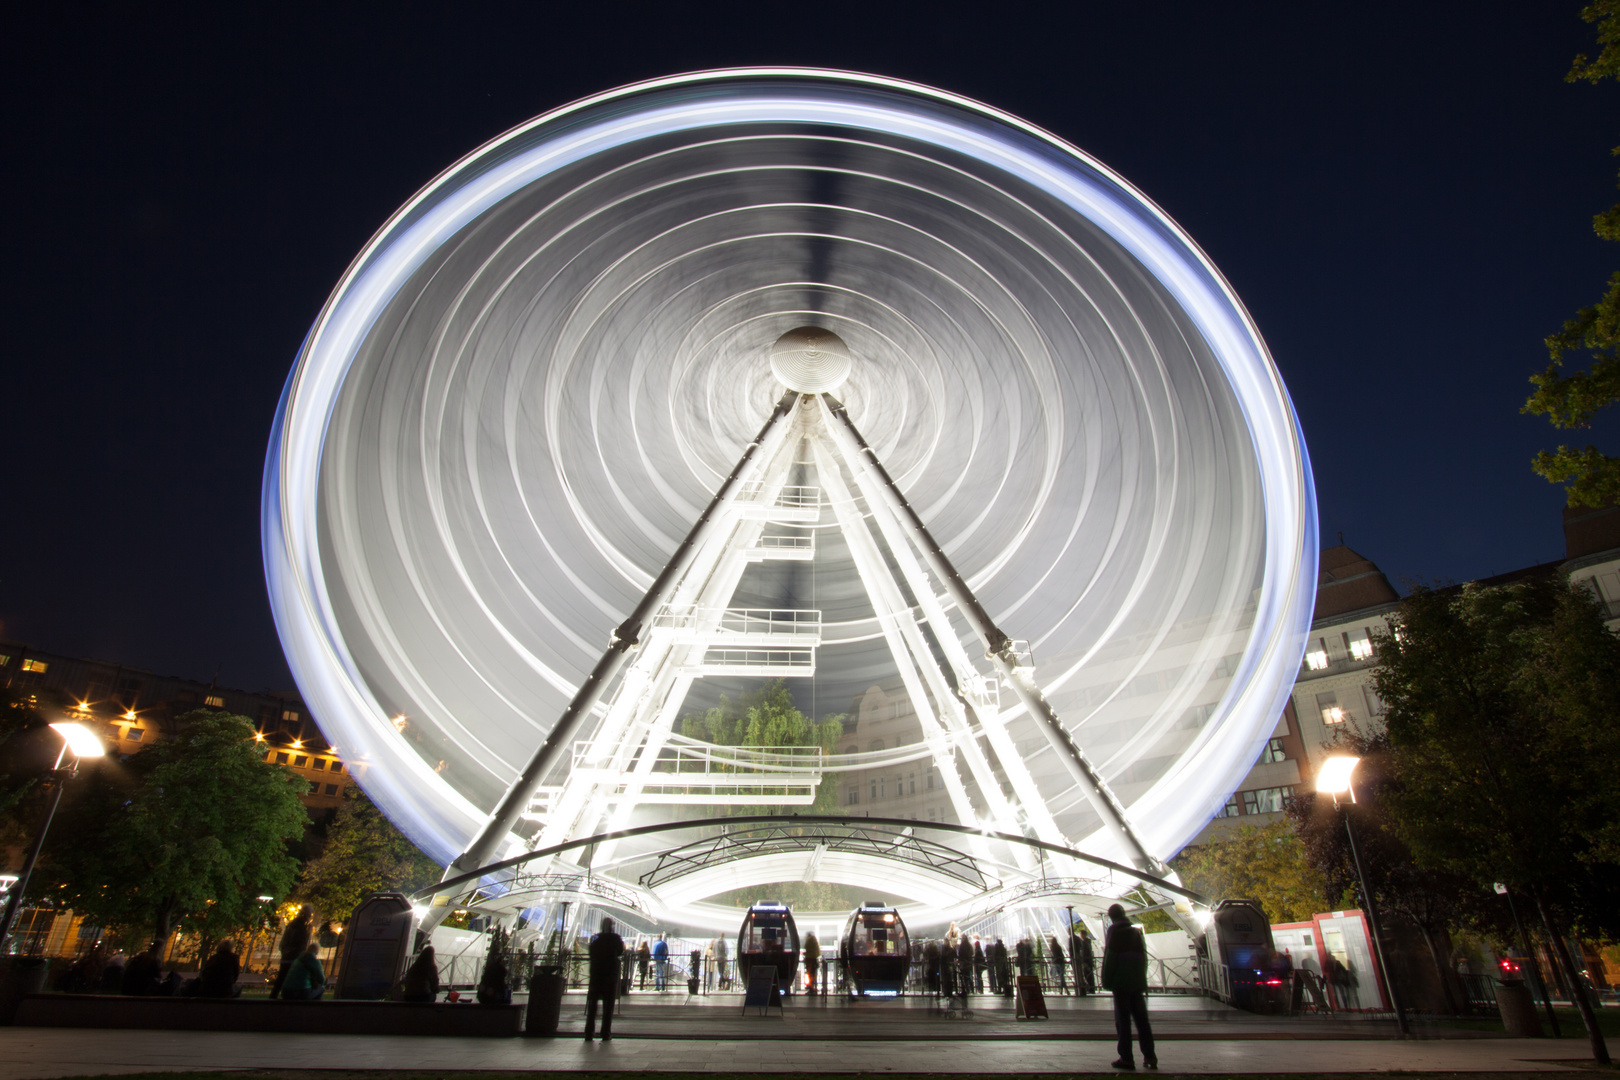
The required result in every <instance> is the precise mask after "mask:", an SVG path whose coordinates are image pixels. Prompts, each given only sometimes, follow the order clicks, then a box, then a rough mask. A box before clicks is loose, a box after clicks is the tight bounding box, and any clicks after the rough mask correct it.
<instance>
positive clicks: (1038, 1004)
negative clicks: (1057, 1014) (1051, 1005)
mask: <svg viewBox="0 0 1620 1080" xmlns="http://www.w3.org/2000/svg"><path fill="white" fill-rule="evenodd" d="M1013 1015H1014V1016H1015V1017H1017V1018H1018V1019H1020V1020H1033V1019H1034V1018H1035V1017H1037V1016H1040V1017H1044V1018H1046V1019H1051V1017H1049V1016H1047V1013H1046V998H1044V997H1042V996H1041V980H1040V976H1038V975H1020V976H1018V1003H1017V1006H1016V1007H1015V1008H1014V1009H1013Z"/></svg>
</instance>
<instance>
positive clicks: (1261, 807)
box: [1243, 787, 1292, 814]
mask: <svg viewBox="0 0 1620 1080" xmlns="http://www.w3.org/2000/svg"><path fill="white" fill-rule="evenodd" d="M1291 790H1292V789H1291V788H1286V787H1268V788H1256V789H1255V790H1254V791H1245V792H1244V793H1243V812H1244V813H1245V814H1275V813H1278V812H1280V811H1281V810H1282V808H1283V799H1284V798H1285V797H1286V796H1287V795H1288V793H1289V792H1290V791H1291Z"/></svg>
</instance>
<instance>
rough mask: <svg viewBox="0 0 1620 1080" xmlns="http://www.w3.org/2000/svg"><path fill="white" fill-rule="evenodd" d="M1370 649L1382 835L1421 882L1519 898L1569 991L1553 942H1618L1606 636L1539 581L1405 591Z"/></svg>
mask: <svg viewBox="0 0 1620 1080" xmlns="http://www.w3.org/2000/svg"><path fill="white" fill-rule="evenodd" d="M1375 640H1376V645H1377V648H1378V655H1379V661H1378V666H1377V667H1376V668H1375V669H1374V673H1373V678H1374V682H1375V685H1376V687H1377V690H1378V694H1379V696H1380V697H1382V698H1383V700H1384V702H1385V703H1386V705H1387V706H1388V714H1387V716H1386V718H1385V719H1386V723H1387V727H1388V732H1389V743H1390V749H1391V762H1392V765H1393V776H1394V780H1395V781H1396V782H1395V783H1394V784H1393V785H1392V786H1391V787H1390V788H1389V790H1388V791H1387V792H1385V794H1384V798H1385V800H1386V801H1387V803H1388V806H1389V810H1390V818H1391V820H1392V821H1393V822H1394V824H1395V831H1396V832H1397V833H1398V835H1399V836H1400V838H1401V839H1402V840H1403V841H1405V843H1406V844H1407V845H1408V846H1409V847H1410V849H1411V852H1412V856H1413V859H1414V861H1415V862H1416V863H1417V865H1418V867H1419V868H1420V869H1425V870H1444V871H1449V872H1452V873H1455V874H1458V875H1460V876H1462V877H1464V878H1466V879H1468V880H1469V881H1472V882H1474V883H1475V885H1477V886H1479V887H1481V888H1488V887H1489V886H1490V884H1491V883H1492V882H1496V881H1501V882H1506V883H1507V884H1508V885H1509V886H1511V887H1512V888H1513V889H1514V890H1515V891H1517V892H1519V893H1520V894H1522V895H1526V896H1529V897H1530V898H1532V899H1533V900H1534V902H1535V905H1536V908H1537V910H1538V912H1539V913H1540V914H1541V916H1542V921H1543V923H1544V925H1545V926H1546V929H1547V933H1548V937H1549V938H1550V939H1551V942H1552V945H1553V949H1554V952H1555V954H1556V955H1557V956H1558V959H1559V962H1560V964H1562V965H1563V966H1564V968H1565V971H1566V973H1567V974H1569V975H1570V976H1571V979H1570V981H1571V983H1572V985H1573V984H1574V983H1575V978H1574V972H1575V971H1576V968H1575V967H1574V966H1573V964H1572V962H1571V960H1570V957H1569V952H1568V947H1567V945H1566V944H1565V938H1564V933H1563V928H1564V927H1568V926H1570V925H1573V926H1575V927H1577V928H1579V929H1582V930H1585V931H1586V932H1588V933H1591V934H1593V935H1595V936H1612V935H1613V934H1615V933H1616V932H1620V866H1617V865H1616V864H1615V863H1614V861H1613V859H1612V856H1611V855H1609V854H1608V852H1609V846H1608V845H1609V844H1610V842H1611V838H1612V836H1613V820H1612V819H1613V816H1614V807H1615V806H1617V805H1620V773H1617V772H1616V770H1615V768H1614V763H1615V761H1617V760H1620V722H1617V721H1620V638H1616V636H1615V635H1614V634H1613V633H1611V632H1610V631H1609V630H1608V628H1607V627H1606V626H1605V624H1604V620H1603V612H1602V610H1601V609H1600V607H1599V605H1598V601H1597V599H1596V597H1594V596H1593V595H1592V594H1591V592H1590V591H1589V590H1587V589H1586V588H1585V587H1583V586H1578V585H1572V584H1571V583H1569V582H1567V581H1565V580H1564V579H1563V578H1561V577H1554V576H1545V577H1536V578H1531V579H1529V580H1526V581H1522V582H1517V583H1514V584H1511V585H1503V586H1495V587H1485V586H1479V585H1464V586H1462V587H1460V588H1456V589H1447V590H1431V589H1425V588H1418V589H1415V590H1414V591H1413V592H1412V594H1411V595H1410V596H1408V597H1407V599H1406V600H1405V601H1403V602H1402V604H1401V607H1400V609H1399V610H1398V611H1397V612H1396V614H1395V616H1394V617H1393V619H1392V629H1391V631H1388V632H1382V633H1379V634H1377V635H1375ZM1576 998H1577V1002H1576V1003H1577V1005H1578V1006H1580V1008H1581V1011H1582V1015H1583V1017H1585V1018H1586V1020H1587V1027H1588V1031H1589V1033H1590V1034H1591V1036H1592V1041H1593V1053H1594V1056H1596V1057H1597V1058H1598V1059H1599V1060H1601V1061H1606V1060H1607V1059H1608V1051H1607V1048H1606V1047H1605V1046H1604V1045H1603V1039H1602V1036H1601V1034H1599V1032H1598V1030H1597V1027H1596V1018H1595V1017H1594V1016H1592V1015H1590V1013H1591V1010H1590V1007H1589V1005H1588V1003H1587V1002H1586V999H1585V996H1584V995H1580V994H1577V995H1576Z"/></svg>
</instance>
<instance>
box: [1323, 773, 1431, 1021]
mask: <svg viewBox="0 0 1620 1080" xmlns="http://www.w3.org/2000/svg"><path fill="white" fill-rule="evenodd" d="M1359 764H1361V759H1360V758H1359V757H1354V756H1352V755H1349V754H1340V755H1336V756H1334V757H1330V758H1328V759H1327V760H1326V761H1324V762H1322V767H1321V768H1320V769H1318V770H1317V771H1316V790H1317V792H1318V793H1320V794H1323V795H1331V796H1333V808H1334V809H1335V810H1338V811H1339V812H1340V813H1341V814H1342V815H1343V817H1344V834H1345V835H1346V836H1347V837H1349V838H1350V858H1351V859H1352V860H1354V862H1355V864H1356V878H1357V880H1359V881H1360V882H1361V898H1362V901H1363V902H1364V904H1365V906H1366V911H1367V928H1368V929H1369V930H1371V931H1372V939H1373V948H1374V949H1376V950H1377V952H1378V966H1379V967H1380V968H1381V969H1382V970H1383V975H1384V988H1385V989H1386V990H1388V991H1389V1003H1390V1005H1391V1007H1393V1008H1394V1010H1395V1022H1396V1023H1397V1024H1398V1025H1399V1026H1400V1029H1401V1034H1402V1035H1410V1034H1411V1033H1412V1032H1411V1030H1410V1029H1409V1028H1408V1027H1407V1024H1406V1010H1405V1009H1403V1008H1401V999H1400V998H1399V997H1397V996H1396V994H1395V980H1394V978H1393V977H1391V975H1390V972H1389V961H1388V960H1386V959H1385V958H1384V941H1383V935H1381V934H1380V933H1379V932H1378V912H1377V911H1376V910H1374V907H1373V897H1372V890H1371V889H1369V888H1367V873H1366V871H1364V870H1363V869H1362V868H1361V852H1360V851H1359V850H1357V848H1356V830H1355V828H1354V827H1353V826H1352V825H1351V824H1350V809H1349V807H1347V806H1346V805H1344V802H1341V798H1342V797H1345V796H1348V799H1347V800H1345V801H1348V802H1355V801H1356V789H1355V787H1354V785H1353V784H1352V782H1351V777H1352V774H1354V773H1355V771H1356V766H1357V765H1359Z"/></svg>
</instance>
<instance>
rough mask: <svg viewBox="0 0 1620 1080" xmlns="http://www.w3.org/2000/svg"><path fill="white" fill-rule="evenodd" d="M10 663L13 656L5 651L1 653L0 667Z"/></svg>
mask: <svg viewBox="0 0 1620 1080" xmlns="http://www.w3.org/2000/svg"><path fill="white" fill-rule="evenodd" d="M9 663H11V657H9V656H7V655H6V654H5V653H0V667H5V666H6V665H7V664H9Z"/></svg>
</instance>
